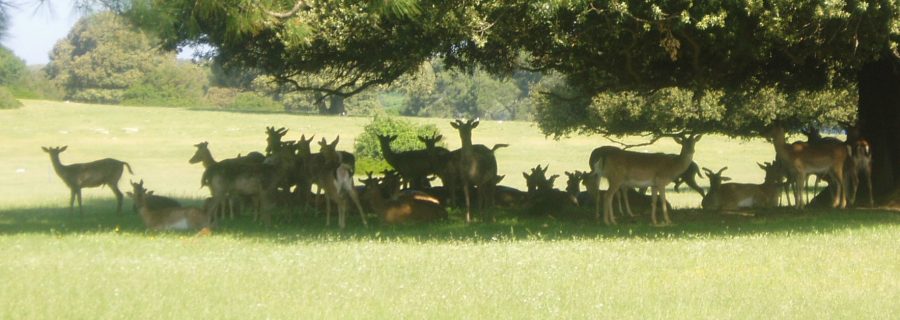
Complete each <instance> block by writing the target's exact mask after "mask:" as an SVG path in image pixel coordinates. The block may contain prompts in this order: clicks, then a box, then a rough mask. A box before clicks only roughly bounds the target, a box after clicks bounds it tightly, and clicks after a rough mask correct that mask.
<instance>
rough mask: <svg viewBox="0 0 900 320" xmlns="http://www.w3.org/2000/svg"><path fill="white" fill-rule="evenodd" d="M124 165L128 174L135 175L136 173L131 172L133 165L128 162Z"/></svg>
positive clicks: (123, 162)
mask: <svg viewBox="0 0 900 320" xmlns="http://www.w3.org/2000/svg"><path fill="white" fill-rule="evenodd" d="M122 164H123V165H125V168H127V169H128V173H130V174H131V175H134V171H131V165H130V164H128V162H125V161H122Z"/></svg>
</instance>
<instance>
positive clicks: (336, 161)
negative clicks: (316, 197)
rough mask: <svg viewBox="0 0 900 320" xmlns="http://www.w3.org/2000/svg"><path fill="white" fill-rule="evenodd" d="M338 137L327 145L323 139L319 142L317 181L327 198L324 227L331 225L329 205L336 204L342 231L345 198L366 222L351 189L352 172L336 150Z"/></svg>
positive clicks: (344, 215)
mask: <svg viewBox="0 0 900 320" xmlns="http://www.w3.org/2000/svg"><path fill="white" fill-rule="evenodd" d="M339 140H340V137H337V138H335V139H334V141H333V142H331V143H328V141H326V140H325V138H322V141H319V147H320V149H319V154H321V155H322V163H321V169H322V171H321V172H319V174H318V176H319V178H318V179H317V180H318V181H319V182H320V183H321V186H322V188H323V189H325V196H326V197H327V198H328V201H327V202H326V209H325V225H326V226H327V225H331V203H332V202H334V203H335V204H337V209H338V226H339V227H340V228H341V229H344V228H345V227H346V225H347V201H346V199H345V196H346V197H349V198H350V200H352V201H353V203H354V204H355V205H356V209H357V210H359V216H360V218H362V223H363V225H365V226H368V223H367V222H366V214H365V212H364V211H363V208H362V204H360V203H359V196H358V195H357V194H356V189H355V188H354V187H353V170H352V169H351V168H350V166H349V165H348V164H346V163H344V162H343V161H342V159H341V157H342V154H341V153H340V152H338V151H337V150H336V148H337V144H338V141H339Z"/></svg>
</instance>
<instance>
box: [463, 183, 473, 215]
mask: <svg viewBox="0 0 900 320" xmlns="http://www.w3.org/2000/svg"><path fill="white" fill-rule="evenodd" d="M463 196H465V198H466V223H469V222H472V203H471V200H470V199H469V184H468V183H463Z"/></svg>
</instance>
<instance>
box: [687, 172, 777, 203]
mask: <svg viewBox="0 0 900 320" xmlns="http://www.w3.org/2000/svg"><path fill="white" fill-rule="evenodd" d="M759 166H760V168H762V169H763V170H766V167H765V166H763V165H762V164H760V165H759ZM725 169H728V167H724V168H722V169H720V170H719V171H718V172H713V171H712V170H710V169H707V168H703V171H704V172H706V177H707V178H709V192H707V193H706V196H705V197H703V202H702V206H703V209H707V210H719V211H734V210H738V209H745V208H756V207H761V208H773V207H776V206H778V197H779V195H780V190H778V187H779V185H778V183H777V182H774V181H768V180H767V181H764V182H763V183H762V184H749V183H725V184H723V183H722V182H723V181H729V180H731V178H729V177H723V176H722V172H723V171H725Z"/></svg>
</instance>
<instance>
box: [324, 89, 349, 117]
mask: <svg viewBox="0 0 900 320" xmlns="http://www.w3.org/2000/svg"><path fill="white" fill-rule="evenodd" d="M345 112H346V110H345V109H344V97H343V96H340V95H336V94H333V95H331V108H329V109H328V113H329V114H339V115H343V114H344V113H345Z"/></svg>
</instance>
